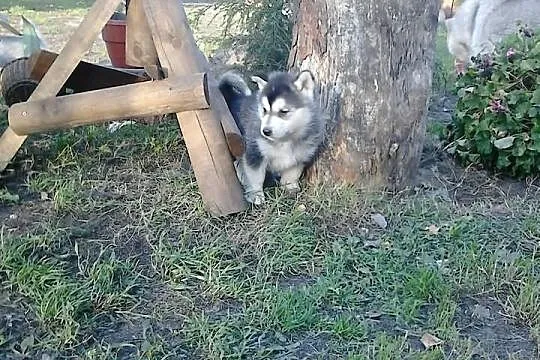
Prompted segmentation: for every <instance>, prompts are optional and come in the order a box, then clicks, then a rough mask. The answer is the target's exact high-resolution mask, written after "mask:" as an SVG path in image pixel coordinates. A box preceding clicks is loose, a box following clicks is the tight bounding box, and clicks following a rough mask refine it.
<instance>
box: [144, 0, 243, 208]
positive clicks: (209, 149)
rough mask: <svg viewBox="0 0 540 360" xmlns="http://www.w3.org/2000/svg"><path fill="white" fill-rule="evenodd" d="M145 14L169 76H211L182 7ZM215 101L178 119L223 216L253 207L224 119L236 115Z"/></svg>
mask: <svg viewBox="0 0 540 360" xmlns="http://www.w3.org/2000/svg"><path fill="white" fill-rule="evenodd" d="M144 9H145V14H146V18H147V20H148V25H149V26H150V29H151V31H152V37H153V39H154V45H155V47H156V50H157V53H158V56H159V60H160V63H161V65H162V66H163V67H165V68H167V71H168V75H169V76H174V75H185V74H190V73H194V72H206V70H207V68H208V62H207V61H206V59H205V57H204V55H203V54H202V53H201V52H200V50H199V49H198V48H197V46H196V44H195V39H194V37H193V33H192V32H191V29H190V27H189V24H188V21H187V17H186V14H185V12H184V8H183V4H182V2H181V1H178V0H160V1H148V0H145V1H144ZM214 86H215V84H214V83H210V79H209V93H210V94H214V93H215V90H214V89H212V87H214ZM215 99H217V100H218V102H217V103H215V102H214V100H215ZM215 99H214V97H212V98H211V99H210V101H211V102H212V107H211V108H210V109H209V110H200V111H193V112H185V113H181V114H177V117H178V122H179V125H180V128H181V130H182V134H183V136H184V141H185V143H186V146H187V150H188V152H189V156H190V159H191V164H192V167H193V171H194V173H195V177H196V178H197V183H198V185H199V189H200V192H201V195H202V198H203V201H204V203H205V205H206V207H207V209H208V210H209V211H210V212H211V213H212V214H214V215H217V216H223V215H228V214H232V213H237V212H240V211H243V210H245V209H246V208H247V203H246V201H245V199H244V196H243V190H242V187H241V185H240V182H239V181H238V178H237V177H236V172H235V169H234V166H233V161H232V158H231V154H230V152H229V150H228V147H227V146H228V145H227V141H226V139H225V136H224V132H223V128H222V127H221V124H220V114H226V113H227V114H229V116H231V115H230V113H229V110H228V108H227V107H226V104H224V100H223V97H219V96H218V97H216V98H215ZM219 100H222V101H223V103H222V102H219ZM221 105H225V108H223V106H221Z"/></svg>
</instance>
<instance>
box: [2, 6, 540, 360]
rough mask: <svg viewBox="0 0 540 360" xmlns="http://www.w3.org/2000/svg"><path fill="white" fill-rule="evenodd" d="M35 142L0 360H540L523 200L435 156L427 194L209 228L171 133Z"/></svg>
mask: <svg viewBox="0 0 540 360" xmlns="http://www.w3.org/2000/svg"><path fill="white" fill-rule="evenodd" d="M28 4H30V2H28V3H24V4H23V3H20V2H18V3H17V4H16V5H19V6H21V8H17V9H22V10H21V11H27V10H25V9H23V8H29V7H30V5H28ZM40 4H41V3H40ZM69 4H70V3H68V2H66V4H65V8H70V6H69ZM3 5H4V4H3ZM12 5H15V4H11V3H10V4H9V6H10V8H11V9H13V8H12V7H11V6H12ZM81 9H82V8H81ZM17 11H18V10H17ZM62 11H63V10H62ZM66 11H68V10H66ZM69 11H70V10H69ZM76 11H79V10H76ZM81 11H84V9H82V10H81ZM41 15H42V16H43V19H44V21H45V19H46V16H45V15H43V14H41ZM442 39H443V38H442ZM443 40H444V39H443ZM438 41H439V45H438V46H441V45H440V44H441V38H439V40H438ZM438 64H448V58H445V57H444V55H443V56H442V58H439V59H438ZM445 66H446V65H445ZM444 69H446V68H444V67H443V70H441V75H444V76H445V78H446V76H449V75H448V72H447V71H446V70H444ZM445 86H446V85H445ZM434 129H435V130H434V131H436V130H437V126H434ZM29 140H30V141H29V142H27V143H26V145H25V147H24V149H23V150H22V151H21V152H20V154H18V156H17V158H16V159H15V162H14V164H13V165H12V168H13V169H14V170H15V174H14V175H9V176H7V177H6V178H5V179H4V180H3V184H2V188H1V190H0V203H1V207H0V216H2V226H1V228H0V288H1V293H2V297H0V324H1V325H2V326H0V329H1V330H0V358H6V359H15V358H18V357H19V356H20V354H24V355H26V356H27V357H28V358H32V359H34V358H35V359H41V358H47V356H49V357H52V358H54V356H58V357H71V358H80V359H88V360H90V359H100V360H101V359H156V360H157V359H182V358H201V359H221V358H231V359H276V358H280V359H295V358H303V359H305V358H309V359H319V358H321V359H322V358H331V359H381V360H387V359H423V360H432V359H472V358H473V354H474V353H476V352H478V351H479V349H483V350H484V351H486V352H487V354H486V356H485V358H489V359H499V358H500V359H507V358H510V359H518V358H522V359H530V358H534V356H537V352H536V353H535V352H534V351H538V340H539V339H540V307H539V305H538V304H539V303H540V291H539V288H540V286H539V285H540V284H539V282H540V277H539V273H538V268H539V265H540V260H539V257H538V248H539V243H538V240H539V238H540V226H539V225H538V224H539V221H540V215H539V213H538V210H537V209H538V208H539V205H540V203H539V201H538V200H537V198H536V197H535V194H534V189H535V188H534V187H531V188H528V189H527V190H528V192H527V193H526V192H525V189H523V191H521V192H519V191H517V192H515V193H514V194H512V193H511V192H508V191H505V190H504V186H505V183H504V182H503V183H501V182H500V181H499V180H496V179H492V178H489V177H487V175H485V174H481V173H478V172H474V171H472V170H467V171H463V169H459V168H455V167H453V164H451V163H448V162H445V161H442V160H439V162H437V163H436V164H435V165H436V166H438V167H439V168H440V172H436V175H437V176H438V179H439V180H440V183H438V185H437V187H435V188H433V186H434V185H431V187H430V185H429V182H427V180H426V184H427V185H426V184H425V185H424V186H423V187H422V188H418V189H416V191H414V192H410V193H401V194H365V193H361V192H359V191H358V190H356V189H355V188H354V187H338V188H329V187H323V186H321V187H307V188H305V189H304V190H303V191H302V192H301V193H300V194H299V195H298V197H296V198H290V197H288V196H287V195H286V194H285V193H283V192H282V191H281V190H279V189H268V190H267V197H268V199H269V201H268V204H267V205H265V206H264V207H261V208H256V209H250V210H248V211H246V212H245V213H242V214H237V215H235V216H231V217H229V218H226V219H216V218H213V217H210V216H209V215H208V214H207V213H206V212H205V210H204V207H203V206H202V201H201V197H200V195H199V193H198V190H197V185H196V182H195V178H194V175H193V173H192V171H191V169H190V166H189V159H188V155H187V151H186V149H185V144H184V143H183V141H182V139H181V136H180V134H179V131H178V126H177V124H175V122H174V121H169V122H165V123H162V124H156V125H149V126H145V125H129V126H125V127H123V128H122V129H120V130H119V131H118V132H115V133H113V134H110V133H108V132H107V131H106V128H105V127H102V126H90V127H85V128H80V129H76V130H69V131H59V132H56V133H54V134H44V135H39V136H33V137H31V138H30V139H29ZM29 160H31V161H29ZM445 166H451V171H446V172H444V171H443V169H444V168H445ZM456 174H457V175H456ZM440 194H446V195H448V196H442V195H440ZM375 213H381V214H383V215H384V216H385V217H386V219H387V221H388V227H387V228H386V229H381V228H380V227H379V226H378V225H377V224H375V223H374V222H373V221H372V220H371V215H372V214H375ZM430 226H431V229H432V230H431V231H429V229H430ZM433 229H437V230H433ZM367 245H370V246H367ZM373 245H375V246H373ZM478 306H480V307H481V309H488V310H485V311H487V312H488V313H489V317H490V318H489V321H488V320H486V319H484V321H479V320H478V319H477V317H475V316H476V315H474V314H473V312H474V311H473V310H474V309H475V307H478ZM425 333H429V334H432V335H434V336H437V337H438V338H440V339H441V340H443V341H444V344H443V345H442V346H438V347H436V348H434V349H430V350H425V349H424V347H423V346H422V344H421V343H420V339H421V337H422V335H423V334H425ZM520 351H521V352H520ZM505 352H509V353H510V354H511V356H510V357H508V356H504V353H505Z"/></svg>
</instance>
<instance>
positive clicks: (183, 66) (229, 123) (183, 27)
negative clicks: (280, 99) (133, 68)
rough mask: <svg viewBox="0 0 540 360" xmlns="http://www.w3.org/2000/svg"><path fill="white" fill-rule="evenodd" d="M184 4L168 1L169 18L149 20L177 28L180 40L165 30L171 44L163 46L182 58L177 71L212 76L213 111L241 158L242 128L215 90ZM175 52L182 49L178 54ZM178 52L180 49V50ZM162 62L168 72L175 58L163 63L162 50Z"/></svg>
mask: <svg viewBox="0 0 540 360" xmlns="http://www.w3.org/2000/svg"><path fill="white" fill-rule="evenodd" d="M144 2H145V6H147V5H148V3H152V1H151V0H144ZM182 4H183V2H182V1H176V2H175V1H167V2H165V3H164V4H163V8H165V9H166V11H167V10H170V11H171V14H170V15H168V16H164V15H165V14H164V11H163V12H162V13H161V14H160V15H159V16H162V17H161V18H154V17H152V16H154V15H151V16H150V17H149V22H154V24H155V23H158V22H159V23H162V24H161V28H163V29H169V28H170V29H173V28H174V27H176V28H177V29H176V33H177V34H178V36H180V37H175V36H172V34H170V33H169V34H167V32H166V31H163V34H162V35H163V36H170V38H169V39H168V40H167V42H164V43H162V44H161V46H164V48H165V49H167V50H172V51H173V54H175V55H174V56H180V57H181V60H182V61H181V62H178V64H176V67H177V69H175V71H176V72H178V71H180V72H181V73H183V74H186V73H190V72H206V73H208V84H209V89H210V93H211V94H215V99H214V98H212V108H216V111H217V114H219V117H218V118H219V120H220V122H221V126H222V128H223V131H224V132H225V138H226V140H227V145H228V147H229V151H230V152H231V154H233V156H235V157H239V156H240V155H242V154H243V152H244V142H243V139H242V135H241V133H240V130H239V129H238V126H237V125H236V122H235V121H234V119H233V117H232V115H231V113H230V112H229V108H228V107H227V103H226V102H225V99H223V96H222V95H221V93H220V92H219V91H217V92H216V91H213V90H212V88H213V87H217V82H216V80H215V77H214V76H213V75H212V72H211V69H210V64H209V62H208V60H207V59H206V57H205V56H204V54H203V53H202V52H201V51H200V50H199V48H198V47H197V43H196V42H195V38H194V37H193V33H192V31H191V28H190V26H189V23H188V22H187V18H186V15H185V12H184V9H183V5H182ZM178 5H179V6H180V13H179V12H178V11H177V10H176V8H177V7H178ZM173 18H174V20H171V19H173ZM180 20H182V21H183V22H181V23H175V22H173V21H180ZM154 45H155V46H156V48H157V47H158V46H160V45H159V44H157V43H156V38H155V36H154ZM174 49H180V51H178V52H177V53H176V52H175V50H174ZM176 51H177V50H176ZM158 54H159V59H160V61H161V65H162V66H163V67H165V68H167V70H168V71H171V69H169V68H168V66H167V65H166V63H169V62H170V61H171V60H173V59H166V60H165V62H164V60H163V56H164V55H163V51H161V52H160V51H159V49H158Z"/></svg>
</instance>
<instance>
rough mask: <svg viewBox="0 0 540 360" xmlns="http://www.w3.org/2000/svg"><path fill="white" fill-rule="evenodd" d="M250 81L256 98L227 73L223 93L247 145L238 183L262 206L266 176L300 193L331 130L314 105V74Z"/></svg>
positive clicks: (275, 74)
mask: <svg viewBox="0 0 540 360" xmlns="http://www.w3.org/2000/svg"><path fill="white" fill-rule="evenodd" d="M251 79H252V80H253V81H254V82H255V83H257V85H258V90H257V91H255V92H252V91H251V90H250V89H249V87H248V85H247V84H246V82H245V81H244V80H243V79H242V77H241V76H240V75H238V74H237V73H234V72H227V73H225V74H224V75H223V76H222V77H221V79H220V82H219V89H220V91H221V93H222V94H223V96H224V98H225V100H226V101H227V105H228V106H229V109H230V111H231V113H232V115H233V117H234V119H235V121H236V123H237V125H238V127H239V129H240V131H241V133H242V135H243V137H244V140H245V142H246V151H245V153H244V154H243V155H242V157H241V158H239V159H237V161H236V162H235V166H236V172H237V176H238V179H239V180H240V182H241V184H242V186H243V187H244V193H245V198H246V200H247V201H248V202H250V203H253V204H255V205H259V204H262V203H263V202H264V193H263V184H264V181H265V177H266V175H267V173H270V174H272V175H273V176H276V177H278V178H279V182H280V185H281V186H283V187H284V188H285V189H287V190H288V191H290V192H297V191H298V190H300V185H299V179H300V177H301V175H302V173H303V170H304V168H305V166H306V165H308V164H310V163H311V162H312V161H313V160H314V158H315V156H316V154H317V153H318V150H319V149H320V147H321V145H322V143H323V141H324V133H325V128H326V124H325V121H324V117H323V116H322V112H321V110H320V108H319V107H318V105H317V104H316V102H315V80H314V77H313V75H312V74H311V72H309V71H302V72H300V73H299V74H298V75H295V74H292V73H288V72H273V73H270V74H269V76H268V81H265V80H263V79H261V78H260V77H252V78H251Z"/></svg>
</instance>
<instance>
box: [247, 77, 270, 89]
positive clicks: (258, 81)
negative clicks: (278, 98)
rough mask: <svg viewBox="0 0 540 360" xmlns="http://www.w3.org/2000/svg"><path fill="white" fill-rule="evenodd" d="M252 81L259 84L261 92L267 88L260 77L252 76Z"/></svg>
mask: <svg viewBox="0 0 540 360" xmlns="http://www.w3.org/2000/svg"><path fill="white" fill-rule="evenodd" d="M251 81H253V82H254V83H256V84H257V86H258V87H259V90H262V89H263V88H264V87H265V86H266V81H264V80H263V79H261V78H260V77H258V76H252V77H251Z"/></svg>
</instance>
